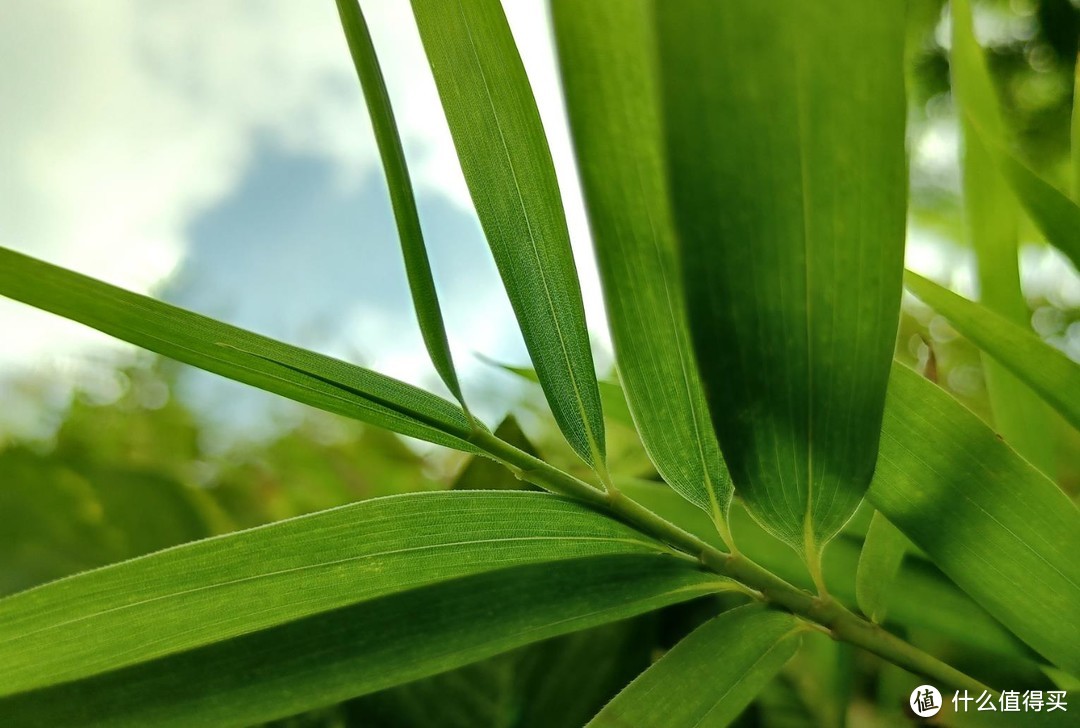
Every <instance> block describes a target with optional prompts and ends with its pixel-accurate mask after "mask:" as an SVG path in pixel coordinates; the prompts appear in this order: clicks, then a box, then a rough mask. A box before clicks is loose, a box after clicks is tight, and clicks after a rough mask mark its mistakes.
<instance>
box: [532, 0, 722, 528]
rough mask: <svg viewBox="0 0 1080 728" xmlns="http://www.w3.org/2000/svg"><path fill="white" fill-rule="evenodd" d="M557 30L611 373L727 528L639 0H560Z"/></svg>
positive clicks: (643, 5) (662, 450)
mask: <svg viewBox="0 0 1080 728" xmlns="http://www.w3.org/2000/svg"><path fill="white" fill-rule="evenodd" d="M552 9H553V12H554V21H555V37H556V40H557V42H558V47H559V56H560V60H561V65H562V78H563V83H564V86H565V90H566V96H567V106H568V108H569V112H570V126H571V130H572V132H573V136H574V142H575V148H576V150H577V159H578V165H579V168H580V171H581V176H582V182H583V184H584V189H585V200H586V203H587V204H588V211H589V219H590V223H591V227H592V234H593V241H594V244H595V247H596V253H597V260H598V263H599V268H600V276H601V280H602V282H603V284H604V297H605V301H606V304H607V313H608V320H609V322H610V325H611V335H612V339H613V341H614V345H615V353H616V355H617V360H618V367H619V375H620V380H621V382H622V386H623V390H624V391H625V394H626V399H627V401H628V403H629V405H630V410H631V412H632V413H633V417H634V422H635V423H636V425H637V430H638V433H639V434H640V436H641V442H642V444H643V445H644V446H645V449H646V451H647V452H648V453H649V456H650V458H651V459H652V461H653V463H654V464H655V465H656V469H657V471H658V472H659V473H660V474H661V475H662V476H663V477H664V480H666V481H667V482H668V483H669V484H671V487H673V488H674V489H675V490H676V491H678V492H679V493H681V494H682V495H683V496H684V497H686V498H687V499H689V500H690V501H691V502H693V503H694V504H695V505H697V506H698V507H700V508H702V509H704V510H705V511H706V512H708V513H709V514H710V515H711V516H712V517H713V519H714V520H715V521H716V523H717V524H718V525H719V526H720V527H721V528H722V529H723V530H724V531H725V532H726V530H727V528H726V525H725V524H726V518H727V509H728V505H729V504H730V502H731V493H732V485H731V479H730V477H729V476H728V473H727V469H726V468H725V467H724V464H723V461H722V460H721V458H720V450H719V447H718V446H717V443H716V437H715V434H714V433H713V431H712V426H711V423H710V421H709V412H708V407H707V405H706V404H705V395H704V392H703V390H702V388H701V381H700V379H699V377H698V371H697V364H696V362H695V361H694V357H693V352H692V351H691V348H690V341H689V333H688V331H687V324H686V312H685V310H684V303H683V294H682V281H681V277H680V272H679V264H678V259H677V256H676V241H675V233H674V230H673V228H672V223H671V213H670V210H669V208H668V199H667V189H666V185H665V182H664V158H663V149H662V146H663V138H662V134H661V130H660V117H659V114H660V111H659V100H660V93H659V89H658V88H657V78H656V68H655V58H654V52H653V50H654V44H653V37H652V17H651V16H652V14H651V12H650V3H649V2H648V1H647V0H630V1H629V2H627V1H625V0H590V2H586V3H581V2H574V0H557V1H556V2H555V3H554V4H553V6H552Z"/></svg>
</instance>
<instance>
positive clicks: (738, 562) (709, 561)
mask: <svg viewBox="0 0 1080 728" xmlns="http://www.w3.org/2000/svg"><path fill="white" fill-rule="evenodd" d="M471 439H472V442H473V444H475V445H477V446H478V447H480V448H481V449H483V450H484V451H485V452H486V453H488V455H490V456H491V457H493V458H495V459H496V460H498V461H499V462H501V463H503V464H504V465H506V466H507V467H508V468H510V469H511V470H512V471H513V472H514V473H515V474H517V475H518V476H519V477H521V478H522V479H524V480H527V481H529V482H531V483H533V484H535V485H538V486H540V487H541V488H544V489H545V490H549V491H551V492H553V493H558V494H560V495H566V496H570V497H572V498H576V499H578V500H581V501H584V502H586V503H588V504H590V505H593V506H596V507H598V508H603V509H605V510H607V511H609V512H611V513H612V514H613V515H615V516H617V517H618V518H620V519H621V520H623V521H625V522H626V523H628V524H630V525H632V526H634V527H635V528H637V529H639V530H641V531H643V532H644V533H647V534H649V535H651V536H653V537H655V538H657V539H659V540H661V541H663V542H665V543H667V544H668V545H670V546H672V547H674V548H676V549H678V550H680V551H683V552H685V553H687V554H690V555H692V556H694V557H696V558H697V559H698V561H699V562H700V563H701V564H702V565H703V566H704V567H705V568H707V569H709V570H711V571H713V572H716V573H718V574H721V575H723V576H727V577H729V578H731V579H734V580H735V581H737V582H739V583H740V584H742V585H743V586H746V587H749V588H750V589H751V590H752V591H753V592H757V593H759V594H760V595H761V598H762V599H763V600H764V601H766V602H769V603H772V604H775V605H776V606H778V607H781V608H783V609H786V610H787V611H789V612H793V613H795V614H798V615H800V616H802V617H804V618H806V619H809V620H811V621H812V622H814V623H816V624H819V625H821V626H822V627H824V628H825V629H827V630H828V631H829V633H830V634H831V635H832V636H833V637H834V638H836V639H840V640H843V641H845V642H849V643H851V644H853V645H857V646H859V647H862V648H863V649H865V650H868V651H870V652H873V653H874V654H876V655H878V656H880V657H883V658H884V659H886V660H888V661H889V662H892V663H894V664H896V665H899V666H900V667H903V668H905V669H907V670H910V671H912V672H915V673H918V674H921V675H925V676H927V677H929V678H931V679H933V680H935V681H936V682H938V683H939V684H941V685H943V686H950V687H953V688H961V689H966V690H978V691H982V690H987V689H988V688H987V687H986V686H985V685H983V684H982V683H980V682H979V681H977V680H975V679H974V678H972V677H969V676H967V675H965V674H964V673H962V672H960V671H959V670H956V669H955V668H953V667H950V666H949V665H947V664H945V663H944V662H942V661H941V660H939V659H937V658H936V657H934V656H933V655H931V654H929V653H927V652H924V651H923V650H920V649H919V648H917V647H915V646H914V645H911V644H909V643H907V642H905V641H904V640H902V639H900V638H899V637H897V636H895V635H893V634H890V633H889V632H886V631H885V630H884V629H882V628H881V627H879V626H877V625H874V624H872V623H870V622H868V621H866V620H865V619H863V618H861V617H859V616H858V615H856V614H854V613H853V612H851V611H850V610H848V609H847V608H846V607H844V606H843V605H842V604H840V602H838V601H836V600H835V599H833V598H832V597H829V596H814V595H812V594H810V593H808V592H806V591H803V590H802V589H799V588H798V587H796V586H793V585H792V584H789V583H788V582H786V581H784V580H783V579H781V578H780V577H779V576H777V575H776V574H774V573H772V572H771V571H769V570H768V569H766V568H764V567H762V566H760V565H759V564H757V563H755V562H754V561H752V560H751V559H749V558H747V557H746V556H745V555H743V554H741V553H735V554H729V553H725V552H724V551H721V550H720V549H718V548H716V547H715V546H712V545H711V544H709V543H706V542H705V541H703V540H702V539H700V538H698V537H697V536H695V535H693V534H692V533H689V532H688V531H685V530H683V529H682V528H679V527H678V526H677V525H675V524H674V523H671V522H670V521H668V520H667V519H665V518H663V517H661V516H660V515H658V514H656V513H654V512H653V511H650V510H649V509H647V508H645V507H644V506H642V505H641V504H640V503H638V502H637V501H634V500H632V499H631V498H628V497H627V496H625V495H623V494H622V493H620V492H619V491H618V490H617V489H615V488H613V487H611V488H609V489H608V490H607V491H606V492H605V491H602V490H600V489H599V488H594V487H593V486H591V485H589V484H588V483H586V482H584V481H582V480H580V479H578V478H575V477H574V476H572V475H570V474H569V473H566V472H563V471H562V470H559V469H558V468H556V467H554V466H552V465H549V464H548V463H546V462H544V461H543V460H540V459H538V458H535V457H533V456H532V455H529V454H528V453H526V452H524V451H522V450H519V449H518V448H516V447H514V446H513V445H511V444H509V443H507V442H505V441H503V440H501V439H499V438H498V437H495V436H494V435H492V434H491V433H489V432H487V431H479V432H477V433H475V434H474V436H473V437H472V438H471Z"/></svg>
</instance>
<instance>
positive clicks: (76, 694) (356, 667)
mask: <svg viewBox="0 0 1080 728" xmlns="http://www.w3.org/2000/svg"><path fill="white" fill-rule="evenodd" d="M350 538H353V539H355V536H350ZM504 565H508V564H504ZM715 587H716V581H715V578H714V577H710V576H709V575H707V574H705V573H703V572H701V571H699V570H697V569H695V568H693V566H692V565H690V564H688V563H685V562H681V561H678V560H675V559H672V558H670V557H666V556H647V555H636V556H633V555H621V556H603V557H592V558H582V559H573V560H570V561H564V562H558V563H554V564H533V565H528V566H518V567H515V568H508V569H502V570H499V571H494V572H489V573H486V574H479V575H474V576H470V577H467V578H463V579H456V580H452V581H447V582H443V583H439V584H434V585H429V586H426V587H423V588H420V589H415V590H412V591H409V592H405V593H402V594H395V595H392V596H388V597H385V598H382V599H376V600H373V601H366V602H362V603H359V604H353V605H351V606H348V607H345V608H342V609H336V610H334V611H330V612H324V613H321V614H317V615H314V616H311V617H308V618H307V619H303V620H300V621H296V622H291V623H289V624H285V625H282V626H279V627H275V628H273V629H269V630H264V631H261V632H255V633H252V634H244V635H242V636H238V637H237V638H236V639H232V640H229V641H226V642H221V643H218V644H213V645H208V646H206V647H202V648H200V649H195V650H191V651H188V652H182V653H179V654H174V655H171V656H169V657H166V658H163V659H160V660H155V661H153V662H149V663H146V664H142V665H136V666H133V667H129V668H126V669H121V670H116V671H113V672H108V673H105V674H102V675H99V676H96V677H93V678H90V679H86V680H79V681H76V682H71V683H66V684H61V685H57V686H55V687H52V688H47V689H44V690H39V691H35V692H30V693H24V694H21V695H17V696H13V697H11V698H7V699H0V723H3V724H4V725H48V726H75V725H78V726H112V727H118V726H132V727H139V728H141V727H142V726H155V727H156V728H160V727H165V726H177V727H178V728H180V727H184V728H186V727H187V726H192V725H197V726H200V727H210V726H237V725H254V724H259V723H261V722H263V721H267V720H272V719H275V718H281V717H285V716H289V715H293V714H296V713H299V712H301V711H304V710H309V709H312V708H317V707H321V706H324V705H331V704H333V703H337V702H340V701H341V700H345V699H348V698H351V697H356V696H359V695H363V694H365V693H370V692H375V691H378V690H384V689H386V688H389V687H393V686H394V685H399V684H402V683H405V682H409V681H411V680H416V679H419V678H423V677H427V676H429V675H433V674H436V673H439V672H444V671H447V670H452V669H454V668H457V667H460V666H462V665H465V664H468V663H470V662H474V661H477V660H481V659H484V658H487V657H490V656H492V655H495V654H498V653H500V652H505V651H507V650H511V649H513V648H515V647H520V646H522V645H525V644H528V643H530V642H535V641H538V640H542V639H546V638H549V637H554V636H557V635H560V634H565V633H568V632H572V631H575V630H579V629H585V628H588V627H592V626H595V625H599V624H603V623H606V622H612V621H616V620H620V619H625V618H627V617H632V616H634V615H637V614H641V613H643V612H647V611H651V610H654V609H658V608H660V607H663V606H666V605H669V604H674V603H677V602H681V601H685V600H688V599H693V598H695V597H699V596H703V595H705V594H708V593H710V592H711V591H712V590H713V589H714V588H715ZM305 593H306V594H307V596H308V597H309V598H311V597H312V596H313V594H312V593H311V591H306V592H305ZM320 593H321V592H319V591H314V594H320ZM257 609H258V602H254V603H252V604H249V605H247V610H246V614H245V615H244V616H248V615H250V614H251V613H252V612H253V611H254V612H257ZM128 627H129V629H133V630H135V631H137V632H138V631H139V630H138V627H136V626H134V625H129V626H128ZM245 632H246V630H245ZM142 636H143V639H144V640H146V639H148V634H146V633H143V634H142Z"/></svg>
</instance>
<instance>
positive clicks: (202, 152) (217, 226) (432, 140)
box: [0, 0, 1075, 433]
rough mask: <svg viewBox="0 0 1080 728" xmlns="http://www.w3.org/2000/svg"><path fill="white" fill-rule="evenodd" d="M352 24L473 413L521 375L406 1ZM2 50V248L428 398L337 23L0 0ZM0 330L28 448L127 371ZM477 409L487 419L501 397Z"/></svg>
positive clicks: (29, 332) (539, 64) (299, 7)
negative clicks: (45, 420) (414, 210)
mask: <svg viewBox="0 0 1080 728" xmlns="http://www.w3.org/2000/svg"><path fill="white" fill-rule="evenodd" d="M504 5H505V7H506V9H507V12H508V16H509V21H510V24H511V27H512V29H513V31H514V35H515V38H516V39H517V41H518V44H519V47H520V50H521V54H522V57H523V60H524V63H525V66H526V69H527V71H528V74H529V77H530V80H531V81H532V84H533V87H534V91H535V94H536V96H537V100H538V104H539V107H540V111H541V115H542V117H543V120H544V123H545V127H546V129H547V131H548V134H549V137H550V143H551V147H552V153H553V156H554V158H555V162H556V168H557V171H558V174H559V179H560V183H561V184H562V186H563V189H564V193H565V194H564V197H565V202H566V210H567V216H568V223H569V227H570V232H571V238H572V240H573V244H574V248H575V253H576V255H577V259H578V267H579V271H580V272H581V277H582V282H583V283H582V285H583V289H584V298H585V303H586V311H587V317H588V320H589V324H590V328H591V330H592V331H593V333H594V338H595V340H596V343H597V347H598V351H599V358H600V359H601V361H606V360H607V357H606V356H605V352H606V351H607V349H608V343H607V335H606V332H605V326H604V322H603V308H602V302H601V297H600V291H599V285H598V283H597V280H596V273H595V266H594V264H593V262H592V254H591V251H590V241H589V237H588V229H587V224H586V221H585V216H584V211H583V209H582V205H581V202H580V196H579V194H578V192H577V189H576V185H577V182H576V177H575V173H574V169H573V159H572V154H571V149H570V144H569V139H568V134H567V130H566V125H565V121H564V110H563V106H562V100H561V96H560V93H559V86H558V78H557V73H556V66H555V61H554V56H553V47H552V44H551V41H550V28H549V22H548V18H547V11H546V6H545V3H544V2H543V1H542V0H513V1H512V2H507V3H504ZM363 7H364V10H365V12H366V14H367V16H368V21H369V23H370V24H371V29H372V34H373V36H374V38H375V42H376V45H377V48H378V50H379V52H380V54H381V55H380V57H381V61H382V64H383V72H384V74H385V75H386V77H387V81H388V85H389V87H390V93H391V97H392V101H393V103H394V107H395V112H396V115H397V118H398V123H399V126H400V129H401V132H402V134H403V136H404V141H405V146H406V153H407V156H408V160H409V162H410V165H411V171H412V174H413V179H414V183H415V184H416V186H417V191H418V195H419V204H420V207H421V214H422V218H423V223H424V229H425V233H426V235H427V238H428V243H429V246H430V248H431V252H432V257H433V265H434V268H435V276H436V279H437V281H438V283H439V285H440V290H441V293H442V297H443V306H444V309H445V314H446V318H447V324H448V328H449V333H450V338H451V341H452V345H453V350H454V354H455V357H456V359H457V361H458V363H459V368H460V369H461V370H462V371H463V374H464V380H465V386H466V389H467V390H468V389H469V388H470V387H473V388H475V389H477V390H480V392H479V394H480V396H481V398H483V395H484V393H485V392H489V391H490V381H491V379H492V377H498V376H499V375H497V374H494V373H493V370H492V369H491V367H490V366H489V365H487V364H484V363H482V362H480V361H479V360H478V359H477V358H476V356H475V354H477V353H482V354H485V355H487V356H489V357H492V358H495V359H502V360H509V361H518V362H520V361H524V347H523V345H522V344H521V340H520V337H519V335H518V334H517V332H516V327H515V325H514V322H513V317H512V313H511V312H510V308H509V305H508V303H507V301H506V296H505V293H504V292H503V290H502V287H501V285H500V284H499V281H498V277H497V275H496V272H495V268H494V265H493V263H492V262H491V260H490V257H489V255H488V254H487V252H486V245H485V243H484V241H483V238H482V235H481V233H480V229H479V225H478V224H477V222H476V220H475V216H474V213H473V212H472V207H471V204H470V201H469V197H468V192H467V190H466V188H465V184H464V181H463V179H462V177H461V172H460V169H459V167H458V165H457V161H456V158H455V156H454V152H453V145H452V143H451V141H450V137H449V133H448V131H447V129H446V125H445V121H444V118H443V115H442V110H441V107H440V105H439V101H438V97H437V95H436V92H435V87H434V83H433V81H432V79H431V76H430V73H429V71H428V68H427V63H426V61H425V59H424V56H423V52H422V49H421V46H420V42H419V38H418V36H417V34H416V28H415V24H414V22H413V19H412V16H411V13H410V10H409V4H408V3H407V2H404V0H364V2H363ZM0 48H2V49H3V54H4V62H3V63H0V109H2V112H0V114H2V116H0V128H2V129H3V133H2V134H0V160H3V167H4V173H3V174H2V175H0V241H2V244H3V245H5V246H8V247H12V248H14V249H16V250H20V251H23V252H26V253H29V254H31V255H35V256H37V257H40V258H43V259H45V260H48V261H50V262H54V263H58V264H61V265H64V266H67V267H70V268H73V269H75V270H78V271H80V272H84V273H87V274H90V275H94V276H97V277H99V278H102V279H103V280H106V281H108V282H110V283H114V284H117V285H120V286H124V287H127V288H130V289H132V290H136V291H140V292H149V293H152V294H153V295H157V296H160V297H162V298H165V299H166V300H169V301H170V302H173V303H176V304H178V305H181V306H184V307H186V308H190V309H193V310H197V311H199V312H202V313H206V314H209V315H212V316H216V317H219V318H223V319H225V320H227V321H229V322H231V323H235V324H238V325H241V326H244V327H248V328H251V329H254V330H257V331H259V332H261V333H265V334H268V335H271V336H275V337H277V338H281V339H285V340H287V341H290V342H294V343H297V344H301V345H304V346H308V347H310V348H315V349H318V350H321V351H324V352H327V353H331V354H334V355H337V356H341V357H343V358H347V359H350V360H352V361H357V362H359V363H362V364H364V365H366V366H370V367H373V368H375V369H378V370H380V371H383V372H385V373H388V374H391V375H393V376H396V377H398V378H401V379H405V380H407V381H410V382H413V383H416V384H421V385H423V386H428V387H432V388H435V389H439V384H438V380H437V378H436V377H435V376H434V373H433V371H432V369H431V366H430V364H429V363H428V361H427V356H426V354H425V352H424V349H423V345H422V341H421V339H420V335H419V332H418V329H417V327H416V324H415V322H414V319H413V316H412V313H411V307H410V303H409V296H408V289H407V285H406V282H405V276H404V271H403V267H402V264H401V260H400V251H399V249H398V245H397V240H396V234H395V230H394V226H393V219H392V216H391V213H390V207H389V202H388V198H387V195H386V190H385V185H384V182H383V179H382V173H381V170H380V168H379V166H378V161H377V151H376V149H375V144H374V140H373V138H372V135H371V128H370V124H369V122H368V119H367V116H366V112H365V109H364V107H363V101H362V97H361V94H360V89H359V87H358V85H357V82H356V78H355V74H354V71H353V68H352V66H351V62H350V60H349V56H348V52H347V49H346V45H345V42H344V38H343V36H342V33H341V31H340V28H339V26H338V19H337V14H336V10H335V7H334V3H333V2H329V0H324V1H319V2H298V1H297V0H184V1H179V0H177V1H175V2H173V1H169V2H145V1H140V0H5V2H4V10H3V13H2V16H0ZM955 147H956V140H955V138H954V136H950V134H949V132H948V130H947V129H945V130H942V129H931V130H930V131H929V132H928V135H927V136H926V137H925V138H923V139H920V140H917V141H916V143H915V145H914V146H913V149H914V151H915V153H916V155H917V156H918V155H922V156H923V159H922V160H921V163H924V164H929V165H933V164H935V163H936V164H943V165H945V166H948V165H950V164H952V165H955ZM917 161H918V160H917ZM942 250H943V248H942V246H941V245H940V244H938V243H936V242H935V241H933V240H930V239H926V238H925V237H919V236H918V235H917V234H916V235H914V236H913V238H912V240H911V242H910V244H909V263H910V264H912V265H913V266H914V267H916V268H919V269H922V270H925V271H928V272H930V273H932V274H936V275H937V277H939V278H942V277H944V278H949V279H952V282H953V283H959V284H960V286H961V287H963V286H964V285H965V283H964V281H965V273H964V267H963V265H962V263H963V256H962V255H959V256H958V255H949V254H945V253H942V252H941V251H942ZM1041 261H1043V257H1038V258H1037V259H1036V260H1034V262H1033V264H1032V266H1034V267H1032V266H1029V268H1032V270H1037V269H1038V266H1039V265H1045V264H1044V263H1042V262H1041ZM1050 265H1051V267H1052V268H1053V266H1054V265H1056V264H1055V263H1053V262H1051V264H1050ZM958 266H959V267H958ZM1053 270H1057V269H1056V268H1054V269H1053ZM1057 275H1058V274H1057V273H1054V272H1053V271H1052V276H1051V277H1053V276H1057ZM967 277H968V278H970V276H969V275H968V276H967ZM1054 280H1057V279H1056V278H1054ZM1074 283H1075V282H1074ZM1055 285H1056V284H1055ZM0 330H2V331H3V332H4V344H3V346H2V347H0V380H2V379H5V378H7V379H10V378H12V377H16V378H18V377H21V376H24V375H35V374H41V375H42V376H43V377H46V378H50V379H51V380H52V381H53V382H54V383H55V384H54V389H53V390H52V391H50V392H47V393H45V394H42V393H41V392H39V391H34V392H32V393H31V394H30V395H26V396H23V400H20V396H19V395H18V394H17V390H13V389H10V388H8V389H7V390H0V393H2V396H3V397H4V398H5V400H6V401H7V406H6V407H4V408H0V410H3V412H0V428H2V427H5V426H6V427H7V428H9V429H10V428H14V429H16V430H19V429H22V430H25V431H26V432H28V433H34V432H35V431H36V430H39V429H40V428H41V426H42V421H41V420H40V418H41V417H42V416H43V415H42V414H41V413H42V411H43V410H42V408H41V401H40V400H42V399H49V400H51V401H59V402H62V401H63V399H64V397H65V396H66V395H65V391H66V389H70V385H71V383H73V382H76V381H89V380H93V378H94V372H95V371H96V369H95V367H96V368H97V369H100V367H101V364H100V363H101V362H102V361H109V362H111V361H121V362H122V361H125V360H126V359H127V358H129V357H131V356H133V355H134V354H133V350H132V349H130V348H128V347H125V346H123V345H119V344H117V343H116V342H115V341H113V340H111V339H109V338H108V337H104V336H102V335H98V334H96V333H94V332H92V331H90V330H88V329H86V328H84V327H81V326H79V325H76V324H72V323H69V322H65V321H63V320H61V319H59V318H57V317H54V316H51V315H48V314H44V313H41V312H37V311H33V310H31V309H29V308H28V307H25V306H22V305H20V304H16V303H13V302H10V301H7V300H5V299H0ZM99 378H100V377H99ZM181 384H182V391H183V392H185V394H186V395H187V396H188V397H189V400H190V401H191V402H192V403H193V406H195V407H196V408H197V409H198V410H200V411H201V412H203V413H204V414H206V415H207V416H208V417H210V418H211V419H218V420H222V421H225V420H229V419H230V418H233V419H237V420H244V419H245V418H246V419H247V420H248V421H249V422H248V424H250V423H251V422H257V421H261V420H262V419H265V418H262V417H261V415H260V414H259V412H260V407H261V406H262V404H261V403H265V402H268V401H269V397H268V396H261V395H259V394H257V393H256V394H247V393H245V392H244V391H243V390H242V389H241V388H240V387H239V385H231V384H228V383H219V382H217V381H215V380H213V379H212V378H210V377H208V376H190V375H189V376H187V377H186V378H185V379H184V380H182V382H181ZM35 398H36V399H35ZM489 399H491V401H490V402H488V404H487V405H486V406H487V407H488V408H489V411H490V412H491V413H494V412H495V411H496V410H497V409H498V408H499V406H500V403H499V401H498V397H491V398H489ZM224 402H228V403H229V404H228V405H224V406H223V403H224ZM223 407H224V409H223ZM245 413H246V414H245Z"/></svg>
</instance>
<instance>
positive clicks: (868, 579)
mask: <svg viewBox="0 0 1080 728" xmlns="http://www.w3.org/2000/svg"><path fill="white" fill-rule="evenodd" d="M907 545H908V540H907V538H905V537H904V534H902V533H900V531H899V530H897V528H896V526H894V525H892V524H891V523H889V521H888V519H887V518H885V517H884V516H883V515H881V514H880V513H878V512H877V511H874V516H873V518H872V519H871V521H870V528H869V529H868V530H867V531H866V540H865V541H864V542H863V547H862V551H861V552H860V554H859V566H858V570H857V571H856V573H855V601H856V602H857V603H858V605H859V609H860V610H862V613H863V614H865V615H866V616H867V617H868V618H869V619H870V621H872V622H874V623H875V624H880V623H881V622H883V621H884V619H885V610H886V606H887V596H888V592H889V589H890V588H891V587H892V586H893V582H894V581H895V580H896V574H897V572H898V571H900V564H901V563H902V562H903V560H904V554H905V553H906V552H907Z"/></svg>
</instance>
